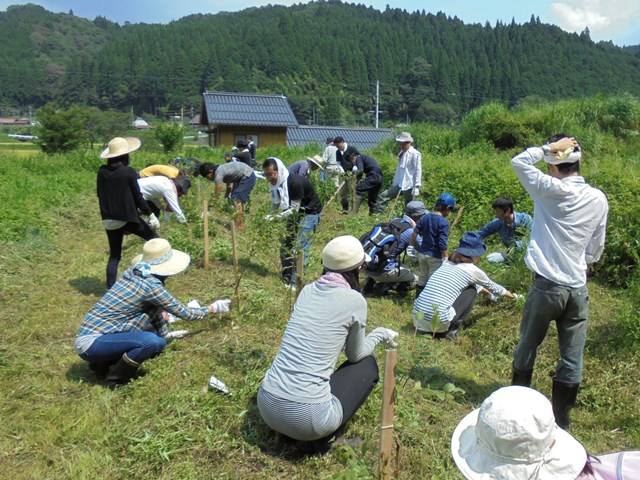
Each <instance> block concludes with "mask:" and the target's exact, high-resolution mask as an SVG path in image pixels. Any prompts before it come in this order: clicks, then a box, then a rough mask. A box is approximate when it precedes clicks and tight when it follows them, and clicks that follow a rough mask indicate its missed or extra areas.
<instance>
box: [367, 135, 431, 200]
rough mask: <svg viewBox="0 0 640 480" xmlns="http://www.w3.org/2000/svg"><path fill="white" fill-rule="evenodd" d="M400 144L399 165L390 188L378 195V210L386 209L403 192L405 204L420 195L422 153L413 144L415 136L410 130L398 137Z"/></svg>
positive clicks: (397, 140)
mask: <svg viewBox="0 0 640 480" xmlns="http://www.w3.org/2000/svg"><path fill="white" fill-rule="evenodd" d="M396 142H398V143H399V144H400V153H398V166H397V167H396V173H395V175H394V177H393V181H392V182H391V185H390V186H389V188H387V189H386V190H385V191H383V192H382V193H380V196H379V197H378V210H379V211H384V209H385V208H386V206H387V203H389V201H390V200H392V199H394V198H396V197H397V196H398V195H399V194H402V197H403V198H404V204H405V205H406V204H407V203H409V202H410V201H411V200H415V199H416V197H418V195H420V186H421V185H422V154H421V153H420V152H419V151H418V150H416V149H415V148H414V146H413V137H412V136H411V134H410V133H409V132H402V133H401V134H400V135H398V136H397V137H396Z"/></svg>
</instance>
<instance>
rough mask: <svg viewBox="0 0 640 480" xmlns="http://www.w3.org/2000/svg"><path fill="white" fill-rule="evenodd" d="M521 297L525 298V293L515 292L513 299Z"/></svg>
mask: <svg viewBox="0 0 640 480" xmlns="http://www.w3.org/2000/svg"><path fill="white" fill-rule="evenodd" d="M521 298H524V295H522V294H521V293H514V294H513V299H514V300H520V299H521Z"/></svg>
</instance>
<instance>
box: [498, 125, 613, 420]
mask: <svg viewBox="0 0 640 480" xmlns="http://www.w3.org/2000/svg"><path fill="white" fill-rule="evenodd" d="M541 160H544V162H545V163H546V164H547V168H548V171H549V173H548V174H546V173H543V172H542V171H541V170H540V169H538V168H537V167H536V165H535V164H536V163H538V162H539V161H541ZM581 160H582V150H581V149H580V145H579V144H578V141H577V140H576V139H575V138H574V137H569V136H567V135H565V134H559V135H555V136H553V137H551V138H550V139H549V142H548V143H547V144H546V145H543V146H542V147H531V148H528V149H526V150H525V151H524V152H522V153H520V154H519V155H516V156H515V157H514V158H512V159H511V166H512V167H513V169H514V170H515V173H516V176H517V177H518V180H520V183H522V186H523V187H524V188H525V190H526V191H527V193H528V194H529V195H530V196H531V198H532V199H533V208H534V216H533V226H532V228H531V239H530V241H529V244H528V246H527V253H526V256H525V260H524V261H525V263H526V265H527V267H528V268H529V270H531V271H532V273H533V283H532V285H531V288H530V289H529V293H528V295H527V301H526V303H525V306H524V310H523V312H522V320H521V322H520V340H519V342H518V345H517V346H516V348H515V351H514V354H513V365H512V367H513V369H512V377H511V383H512V384H513V385H523V386H530V385H531V380H532V377H533V367H534V365H535V361H536V355H537V351H538V347H539V346H540V345H541V344H542V342H543V341H544V339H545V337H546V335H547V330H548V329H549V325H550V324H551V322H552V321H554V320H555V323H556V328H557V330H558V344H559V348H560V357H561V358H560V361H559V362H558V363H557V365H556V371H555V376H554V378H553V390H552V398H551V403H552V404H553V411H554V413H555V414H556V422H557V423H558V425H560V427H562V428H567V427H568V426H569V423H570V419H569V410H570V409H571V408H572V407H573V406H574V404H575V402H576V399H577V396H578V389H579V387H580V382H581V381H582V368H583V364H582V357H583V353H584V345H585V342H586V339H587V325H588V323H589V290H588V288H587V268H588V266H589V265H591V264H592V263H594V262H597V261H598V260H599V259H600V257H601V256H602V252H603V251H604V241H605V233H606V225H607V214H608V211H609V206H608V203H607V198H606V196H605V194H604V193H602V192H601V191H600V190H598V189H597V188H594V187H592V186H590V185H589V184H587V183H586V182H585V180H584V178H583V177H582V176H581V175H580V163H581Z"/></svg>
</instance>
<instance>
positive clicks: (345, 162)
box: [336, 145, 360, 172]
mask: <svg viewBox="0 0 640 480" xmlns="http://www.w3.org/2000/svg"><path fill="white" fill-rule="evenodd" d="M354 153H360V152H358V149H357V148H356V147H352V146H351V145H347V149H346V150H345V151H344V152H341V151H340V149H338V150H336V162H337V163H338V165H341V166H342V168H343V169H344V171H345V172H350V171H351V168H352V167H353V164H352V163H351V155H352V154H354Z"/></svg>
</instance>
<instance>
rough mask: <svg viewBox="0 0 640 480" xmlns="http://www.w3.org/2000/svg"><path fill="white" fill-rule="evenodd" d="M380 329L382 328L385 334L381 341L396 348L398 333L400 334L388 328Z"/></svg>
mask: <svg viewBox="0 0 640 480" xmlns="http://www.w3.org/2000/svg"><path fill="white" fill-rule="evenodd" d="M382 330H384V336H385V338H384V340H383V343H384V344H385V345H386V346H387V347H389V348H396V347H397V346H398V335H400V334H399V333H398V332H396V331H395V330H391V329H390V328H384V327H382Z"/></svg>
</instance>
